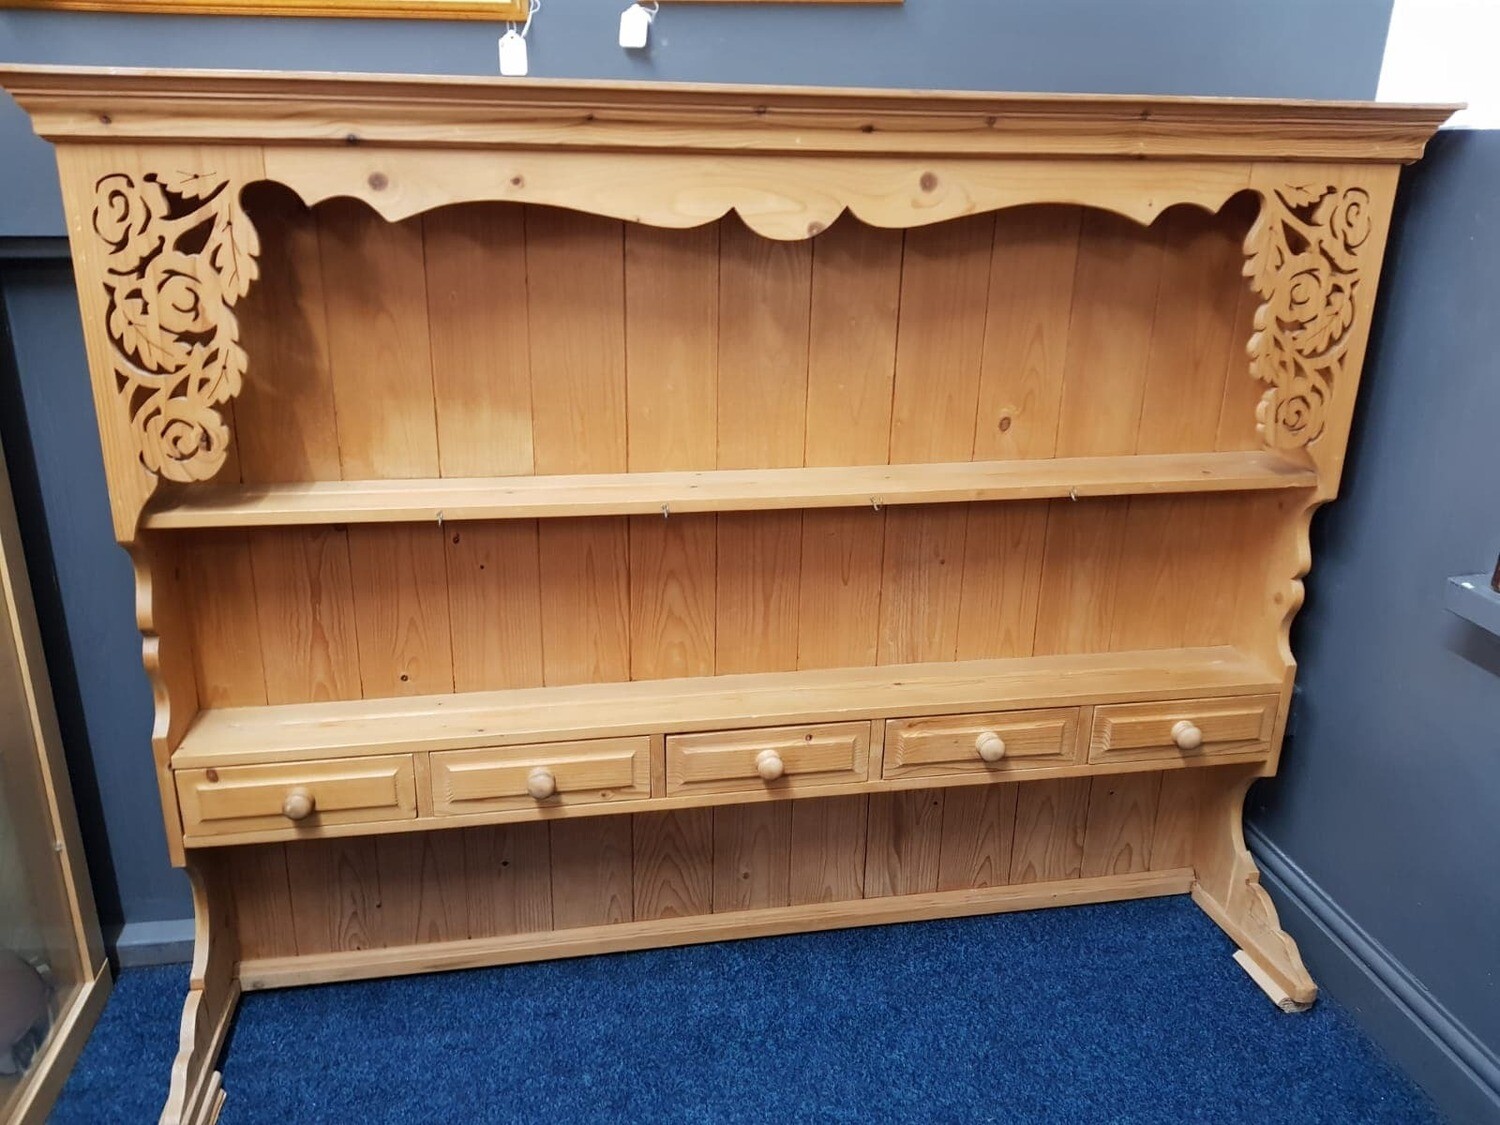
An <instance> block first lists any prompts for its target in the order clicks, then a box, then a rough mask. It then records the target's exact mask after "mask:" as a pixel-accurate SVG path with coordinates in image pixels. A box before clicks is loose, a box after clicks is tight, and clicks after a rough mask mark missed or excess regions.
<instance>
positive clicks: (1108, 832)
mask: <svg viewBox="0 0 1500 1125" xmlns="http://www.w3.org/2000/svg"><path fill="white" fill-rule="evenodd" d="M1161 779H1162V775H1161V774H1159V773H1138V774H1122V775H1118V776H1114V777H1096V778H1093V779H1092V781H1091V782H1090V792H1089V812H1088V821H1087V825H1086V827H1085V828H1084V837H1083V864H1082V871H1083V875H1084V877H1085V878H1092V877H1093V876H1096V875H1124V874H1127V873H1129V872H1132V871H1145V870H1147V869H1148V868H1149V867H1150V866H1151V837H1152V830H1153V829H1154V828H1155V825H1156V810H1157V801H1158V799H1159V797H1160V795H1161Z"/></svg>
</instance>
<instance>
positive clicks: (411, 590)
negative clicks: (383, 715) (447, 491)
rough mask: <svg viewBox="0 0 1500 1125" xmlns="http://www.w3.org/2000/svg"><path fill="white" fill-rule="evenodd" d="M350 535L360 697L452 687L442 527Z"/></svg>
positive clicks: (369, 529)
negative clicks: (361, 692) (360, 687)
mask: <svg viewBox="0 0 1500 1125" xmlns="http://www.w3.org/2000/svg"><path fill="white" fill-rule="evenodd" d="M348 534H349V566H350V574H351V577H352V580H353V585H354V619H355V630H356V634H357V637H358V642H359V644H358V647H359V676H360V684H361V685H362V687H363V691H364V694H365V695H366V696H369V697H371V698H375V697H378V696H393V695H434V694H439V693H441V692H447V691H452V690H453V648H452V642H451V640H450V638H449V630H448V575H447V568H446V566H445V563H444V559H443V532H442V530H441V529H440V528H437V527H421V526H417V527H384V526H376V525H370V526H365V527H351V528H350V529H349V532H348Z"/></svg>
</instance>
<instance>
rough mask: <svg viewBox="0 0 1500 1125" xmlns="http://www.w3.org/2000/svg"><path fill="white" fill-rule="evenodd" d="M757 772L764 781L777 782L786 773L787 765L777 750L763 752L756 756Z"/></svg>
mask: <svg viewBox="0 0 1500 1125" xmlns="http://www.w3.org/2000/svg"><path fill="white" fill-rule="evenodd" d="M755 772H756V773H758V774H760V779H761V780H762V781H775V780H776V779H777V778H778V777H780V776H781V775H782V774H784V773H786V763H785V762H783V761H782V760H781V755H780V754H778V753H776V751H775V750H762V751H761V752H760V753H759V754H757V755H755Z"/></svg>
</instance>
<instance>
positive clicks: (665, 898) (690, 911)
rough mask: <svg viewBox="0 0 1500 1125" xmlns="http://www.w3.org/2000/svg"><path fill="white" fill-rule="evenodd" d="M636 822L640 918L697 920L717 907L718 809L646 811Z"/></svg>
mask: <svg viewBox="0 0 1500 1125" xmlns="http://www.w3.org/2000/svg"><path fill="white" fill-rule="evenodd" d="M630 819H631V821H632V823H633V825H634V841H635V843H634V847H635V861H634V862H635V874H634V879H635V884H634V885H635V918H636V920H637V921H645V920H646V919H648V918H692V917H696V916H699V915H703V914H709V913H711V912H712V911H713V882H714V878H713V877H714V866H713V865H714V813H713V810H712V809H687V810H685V811H683V812H660V813H645V814H643V815H641V816H633V817H631V818H630Z"/></svg>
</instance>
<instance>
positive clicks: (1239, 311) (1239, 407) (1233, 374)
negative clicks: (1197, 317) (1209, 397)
mask: <svg viewBox="0 0 1500 1125" xmlns="http://www.w3.org/2000/svg"><path fill="white" fill-rule="evenodd" d="M1260 305H1261V299H1260V297H1259V296H1258V295H1257V294H1256V293H1255V291H1254V290H1253V289H1251V288H1250V283H1249V282H1248V281H1246V280H1245V279H1244V278H1241V279H1240V290H1239V303H1238V304H1237V305H1236V306H1235V317H1234V329H1233V330H1232V332H1231V335H1230V345H1231V346H1230V348H1229V356H1228V358H1227V359H1226V360H1225V364H1224V399H1223V401H1222V402H1221V403H1220V404H1219V426H1218V430H1217V431H1216V434H1215V438H1214V448H1215V449H1221V450H1249V449H1260V448H1261V447H1262V446H1263V444H1264V442H1262V440H1261V438H1260V435H1259V434H1258V433H1257V432H1256V429H1255V408H1256V407H1257V406H1258V405H1259V404H1260V399H1261V395H1263V394H1264V393H1265V392H1266V385H1265V384H1264V383H1262V382H1261V381H1260V380H1259V379H1256V378H1255V377H1254V376H1252V375H1251V374H1250V357H1249V355H1248V353H1247V347H1248V345H1249V342H1250V336H1251V334H1252V333H1253V332H1254V330H1255V312H1256V310H1257V309H1259V308H1260Z"/></svg>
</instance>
